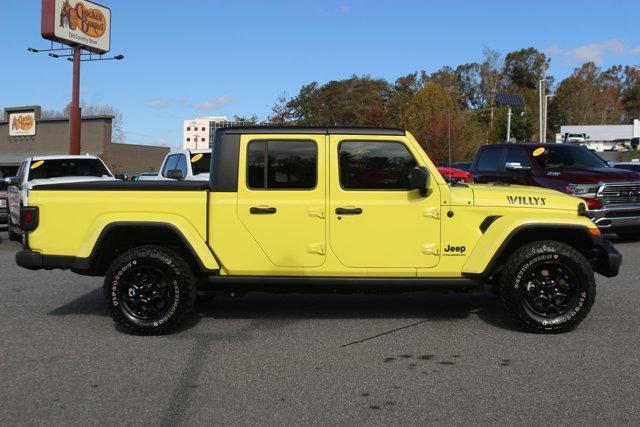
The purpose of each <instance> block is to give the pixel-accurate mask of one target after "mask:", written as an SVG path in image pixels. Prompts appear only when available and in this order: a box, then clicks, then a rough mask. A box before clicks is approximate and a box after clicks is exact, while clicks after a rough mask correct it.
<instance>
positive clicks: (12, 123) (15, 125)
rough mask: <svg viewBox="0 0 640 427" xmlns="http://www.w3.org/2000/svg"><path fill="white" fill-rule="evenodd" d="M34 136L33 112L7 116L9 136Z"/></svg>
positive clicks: (34, 115) (34, 116) (34, 120)
mask: <svg viewBox="0 0 640 427" xmlns="http://www.w3.org/2000/svg"><path fill="white" fill-rule="evenodd" d="M35 134H36V114H35V113H34V112H33V111H25V112H20V113H11V114H9V136H31V135H35Z"/></svg>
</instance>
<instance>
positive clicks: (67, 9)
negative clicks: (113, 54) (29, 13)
mask: <svg viewBox="0 0 640 427" xmlns="http://www.w3.org/2000/svg"><path fill="white" fill-rule="evenodd" d="M41 32H42V37H43V38H45V39H48V40H52V41H56V42H60V43H64V44H67V45H70V46H80V47H82V48H83V49H86V50H88V51H91V52H95V53H99V54H103V53H106V52H108V51H109V49H111V10H110V9H109V8H108V7H105V6H101V5H99V4H97V3H93V2H91V1H87V0H42V31H41Z"/></svg>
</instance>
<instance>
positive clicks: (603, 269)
mask: <svg viewBox="0 0 640 427" xmlns="http://www.w3.org/2000/svg"><path fill="white" fill-rule="evenodd" d="M590 260H591V265H592V266H593V270H594V271H595V272H596V273H598V274H601V275H603V276H605V277H615V276H617V275H618V272H619V271H620V265H621V264H622V254H621V253H620V252H618V250H617V249H616V248H615V247H614V246H613V244H612V243H611V242H609V241H608V240H604V239H601V238H600V239H598V240H596V241H594V244H593V248H592V250H591V257H590Z"/></svg>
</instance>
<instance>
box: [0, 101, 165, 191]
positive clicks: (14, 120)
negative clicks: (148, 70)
mask: <svg viewBox="0 0 640 427" xmlns="http://www.w3.org/2000/svg"><path fill="white" fill-rule="evenodd" d="M112 123H113V116H109V115H101V116H83V117H82V125H81V129H82V140H81V152H82V154H85V153H87V154H92V155H95V156H98V157H100V158H102V160H103V161H104V162H105V163H106V164H107V166H109V169H111V171H112V172H114V173H116V172H126V173H128V174H129V175H130V176H131V175H135V174H138V173H141V172H155V171H157V170H158V168H159V167H160V165H161V163H162V160H163V159H164V157H165V155H166V154H167V153H168V152H169V148H168V147H157V146H150V145H133V144H121V143H115V142H113V141H112V140H111V130H112ZM68 153H69V118H68V117H42V116H41V107H40V106H37V105H36V106H26V107H11V108H5V109H4V116H3V117H2V118H1V120H0V178H1V177H3V176H11V175H14V174H15V171H16V170H17V167H18V166H19V165H20V163H21V162H22V161H23V160H24V159H25V158H26V157H30V156H43V155H65V154H68Z"/></svg>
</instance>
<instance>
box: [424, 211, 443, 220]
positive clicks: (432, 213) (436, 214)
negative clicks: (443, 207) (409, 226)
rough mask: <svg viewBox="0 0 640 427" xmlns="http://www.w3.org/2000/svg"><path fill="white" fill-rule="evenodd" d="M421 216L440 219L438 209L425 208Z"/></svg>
mask: <svg viewBox="0 0 640 427" xmlns="http://www.w3.org/2000/svg"><path fill="white" fill-rule="evenodd" d="M422 214H423V215H424V216H426V217H427V218H433V219H440V209H438V208H426V209H425V210H424V211H423V212H422Z"/></svg>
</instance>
